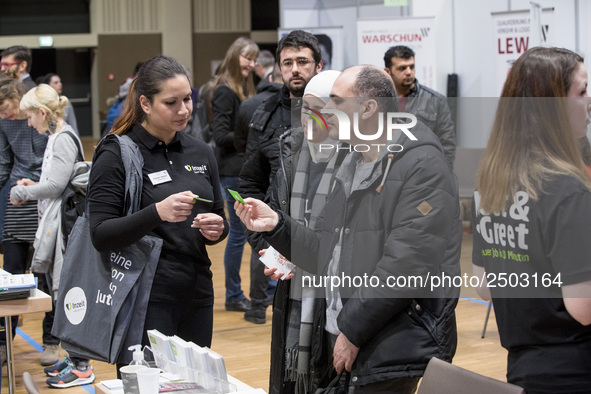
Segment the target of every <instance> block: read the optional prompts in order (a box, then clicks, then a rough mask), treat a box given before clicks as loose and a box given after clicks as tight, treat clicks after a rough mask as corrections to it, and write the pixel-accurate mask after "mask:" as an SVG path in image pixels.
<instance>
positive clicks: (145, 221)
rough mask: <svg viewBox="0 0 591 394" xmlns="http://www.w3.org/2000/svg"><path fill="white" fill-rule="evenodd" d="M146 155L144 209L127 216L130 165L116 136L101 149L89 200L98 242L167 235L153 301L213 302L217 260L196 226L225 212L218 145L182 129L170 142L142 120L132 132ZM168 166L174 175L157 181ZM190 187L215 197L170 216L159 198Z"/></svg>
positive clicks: (117, 243)
mask: <svg viewBox="0 0 591 394" xmlns="http://www.w3.org/2000/svg"><path fill="white" fill-rule="evenodd" d="M127 135H128V136H129V137H130V138H131V139H132V140H133V141H134V142H135V143H136V144H137V145H138V147H139V149H140V151H141V153H142V155H143V157H144V168H143V186H142V201H141V204H140V210H139V211H138V212H136V213H134V214H132V215H129V216H124V208H123V194H124V190H125V170H124V167H123V162H122V159H121V151H120V149H119V145H118V144H117V143H116V141H109V142H107V143H106V144H104V145H103V149H101V150H100V151H97V152H95V158H94V162H93V166H92V170H91V174H90V185H89V192H88V203H89V213H90V226H91V231H92V235H93V242H94V243H95V246H96V247H97V249H98V250H101V249H103V248H107V247H110V248H113V247H122V246H126V245H129V244H131V243H133V242H135V241H136V240H138V239H139V238H141V237H143V236H144V235H146V234H150V235H154V236H156V237H159V238H162V240H163V245H162V253H161V255H160V260H159V263H158V268H157V270H156V277H155V279H154V284H153V286H152V292H151V294H150V300H151V301H158V302H172V303H184V304H187V303H188V304H194V305H199V306H205V305H211V304H213V285H212V280H211V277H212V274H211V270H210V269H209V267H210V265H211V261H210V260H209V257H208V255H207V251H206V249H205V245H206V244H214V243H217V242H219V241H221V240H223V239H224V238H225V237H226V235H227V232H228V225H227V223H226V222H225V219H224V225H225V227H226V229H225V231H224V234H223V235H222V237H220V239H219V240H218V241H217V242H210V241H208V240H206V239H205V238H204V237H203V236H202V235H201V233H200V232H199V229H194V228H191V223H192V221H193V218H194V217H195V216H196V215H197V214H199V213H204V212H213V213H216V214H218V215H220V216H222V217H224V218H225V216H224V200H223V198H222V195H221V191H220V183H219V176H218V169H217V164H216V160H215V157H214V154H213V151H212V149H211V148H210V147H209V146H208V145H207V144H205V143H203V142H201V141H199V140H197V139H196V138H194V137H192V136H190V135H187V134H186V133H182V132H178V133H176V135H175V137H174V138H173V140H172V141H171V142H170V143H169V144H168V145H166V144H165V143H164V142H163V141H161V140H159V139H157V138H156V137H154V136H152V135H151V134H149V133H148V132H147V131H146V130H145V129H144V128H143V127H142V126H140V125H136V126H135V127H134V128H133V129H132V130H131V131H130V132H129V133H128V134H127ZM163 171H165V172H166V174H167V176H165V178H168V177H170V180H169V181H166V182H163V183H158V182H154V183H156V184H154V183H153V182H152V180H151V178H150V176H149V175H150V174H155V173H162V172H163ZM187 190H190V191H191V192H193V193H195V194H197V195H199V196H200V197H202V198H205V199H208V200H212V201H213V202H212V203H206V202H202V201H197V202H196V203H195V205H194V207H193V212H192V213H191V216H189V217H188V218H187V220H185V221H183V222H180V223H169V222H164V221H162V220H161V219H160V217H159V216H158V213H157V210H156V205H155V204H156V203H157V202H160V201H162V200H164V199H165V198H166V197H168V196H170V195H172V194H175V193H179V192H183V191H187Z"/></svg>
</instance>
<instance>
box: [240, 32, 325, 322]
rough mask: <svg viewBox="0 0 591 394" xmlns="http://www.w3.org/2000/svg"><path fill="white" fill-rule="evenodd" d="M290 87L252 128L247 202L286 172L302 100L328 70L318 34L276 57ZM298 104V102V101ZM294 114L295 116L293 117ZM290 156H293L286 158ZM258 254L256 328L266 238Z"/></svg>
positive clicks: (293, 40)
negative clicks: (285, 143)
mask: <svg viewBox="0 0 591 394" xmlns="http://www.w3.org/2000/svg"><path fill="white" fill-rule="evenodd" d="M276 58H277V62H278V64H279V67H280V69H281V76H282V77H283V83H284V86H283V88H282V89H281V91H279V92H278V93H277V94H275V95H274V96H271V97H270V98H269V99H267V101H265V102H264V103H263V104H261V105H260V106H259V107H258V108H257V110H256V111H255V113H254V115H253V116H252V120H251V122H250V129H249V131H248V140H247V145H246V154H245V161H244V165H243V166H242V170H241V171H240V183H239V188H238V190H239V192H240V194H241V195H242V196H243V197H254V198H258V199H260V200H263V199H265V196H266V194H267V190H268V188H269V185H270V184H271V182H272V181H273V178H274V177H275V173H276V172H277V169H278V168H279V166H280V160H279V158H280V154H281V153H280V152H279V137H280V136H281V135H282V134H284V133H285V132H286V131H288V130H289V129H290V128H292V127H293V128H294V129H295V126H297V125H292V117H293V119H297V121H298V123H299V118H300V111H299V108H300V107H301V97H302V96H303V95H304V89H305V88H306V85H307V84H308V82H309V81H310V79H312V77H313V76H314V75H316V74H318V73H319V72H320V71H321V70H322V57H321V53H320V48H319V47H318V40H317V39H316V37H314V35H313V34H311V33H308V32H305V31H303V30H294V31H292V32H290V33H289V34H287V35H286V36H284V37H283V38H281V40H280V41H279V45H278V46H277V52H276ZM292 99H296V100H292ZM292 111H293V113H292ZM284 154H287V152H284ZM247 238H248V242H249V243H250V245H251V246H252V248H253V251H252V255H251V259H250V300H251V302H252V307H251V309H250V311H247V312H245V314H244V319H245V320H247V321H249V322H251V323H255V324H264V323H265V321H266V308H267V303H268V301H267V287H268V278H267V277H266V276H265V273H264V268H265V266H264V265H263V263H261V262H260V261H259V255H258V251H259V250H261V249H263V248H265V247H266V244H265V243H264V242H263V243H261V242H260V241H261V240H260V237H258V236H255V235H254V234H252V233H250V234H249V233H247Z"/></svg>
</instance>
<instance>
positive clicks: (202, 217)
mask: <svg viewBox="0 0 591 394" xmlns="http://www.w3.org/2000/svg"><path fill="white" fill-rule="evenodd" d="M191 227H193V228H198V229H199V231H200V232H201V234H203V236H204V237H205V238H207V239H209V240H210V241H217V240H218V239H219V238H220V236H221V235H222V233H223V232H224V219H223V218H222V217H221V216H220V215H218V214H215V213H211V212H207V213H200V214H199V215H197V216H195V219H193V224H192V225H191Z"/></svg>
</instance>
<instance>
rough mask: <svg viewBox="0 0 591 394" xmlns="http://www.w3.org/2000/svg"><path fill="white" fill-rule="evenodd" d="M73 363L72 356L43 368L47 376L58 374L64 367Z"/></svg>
mask: <svg viewBox="0 0 591 394" xmlns="http://www.w3.org/2000/svg"><path fill="white" fill-rule="evenodd" d="M71 365H72V361H71V360H70V357H65V358H64V359H63V360H62V361H60V362H59V363H57V364H54V365H52V366H49V367H47V368H45V369H44V370H43V372H45V374H46V375H47V376H57V375H59V374H60V373H62V372H63V370H64V369H66V368H68V367H69V366H71Z"/></svg>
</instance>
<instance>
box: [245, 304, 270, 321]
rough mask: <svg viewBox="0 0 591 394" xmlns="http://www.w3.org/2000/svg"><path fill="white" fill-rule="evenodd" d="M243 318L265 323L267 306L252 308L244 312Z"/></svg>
mask: <svg viewBox="0 0 591 394" xmlns="http://www.w3.org/2000/svg"><path fill="white" fill-rule="evenodd" d="M244 320H246V321H247V322H251V323H254V324H265V323H266V322H267V308H252V309H251V310H249V311H246V312H244Z"/></svg>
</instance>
